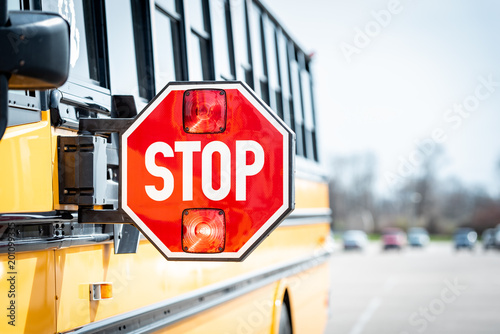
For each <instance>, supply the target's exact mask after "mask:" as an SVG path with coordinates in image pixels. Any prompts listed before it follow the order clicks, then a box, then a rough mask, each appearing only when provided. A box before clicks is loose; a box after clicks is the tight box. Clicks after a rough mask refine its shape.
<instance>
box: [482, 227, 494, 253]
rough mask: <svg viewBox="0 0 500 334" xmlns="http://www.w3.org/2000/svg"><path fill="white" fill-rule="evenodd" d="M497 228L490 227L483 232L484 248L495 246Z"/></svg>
mask: <svg viewBox="0 0 500 334" xmlns="http://www.w3.org/2000/svg"><path fill="white" fill-rule="evenodd" d="M496 232H497V230H496V229H494V228H488V229H486V230H484V232H483V234H481V241H482V243H483V248H484V249H490V248H495V235H496V234H497V233H496Z"/></svg>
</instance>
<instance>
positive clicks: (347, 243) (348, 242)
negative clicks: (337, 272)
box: [342, 230, 368, 250]
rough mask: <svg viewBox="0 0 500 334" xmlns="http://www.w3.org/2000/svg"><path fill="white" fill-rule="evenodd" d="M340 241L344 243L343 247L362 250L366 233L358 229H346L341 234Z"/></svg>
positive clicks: (366, 240)
mask: <svg viewBox="0 0 500 334" xmlns="http://www.w3.org/2000/svg"><path fill="white" fill-rule="evenodd" d="M342 242H343V243H344V249H345V250H348V249H359V250H363V249H364V248H365V247H366V245H367V243H368V237H367V236H366V233H365V232H363V231H359V230H348V231H345V232H344V234H343V235H342Z"/></svg>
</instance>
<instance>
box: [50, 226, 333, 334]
mask: <svg viewBox="0 0 500 334" xmlns="http://www.w3.org/2000/svg"><path fill="white" fill-rule="evenodd" d="M328 231H329V226H328V224H314V225H307V226H284V227H281V228H278V229H277V230H276V231H275V232H274V233H273V234H271V235H270V236H269V237H268V238H267V239H266V240H265V241H264V242H263V243H262V244H261V245H260V246H259V247H258V248H257V250H256V251H255V252H254V253H252V254H251V255H250V256H249V257H248V258H247V259H246V260H245V261H244V262H241V263H227V262H203V263H200V262H174V261H167V260H165V259H164V258H163V256H162V255H161V254H160V253H159V252H158V251H157V250H156V248H154V247H153V246H152V245H151V244H150V243H149V242H148V241H147V240H142V241H141V243H140V245H139V249H138V252H137V254H119V255H115V254H114V252H113V245H112V244H111V243H108V244H105V245H102V244H100V245H94V246H81V247H71V248H66V249H60V250H56V251H55V252H56V260H55V261H56V277H57V282H56V294H57V310H56V312H57V330H58V331H61V332H64V331H68V330H70V329H73V328H75V327H79V326H83V325H85V324H88V323H90V322H94V321H98V320H102V319H105V318H107V317H110V316H114V315H118V314H121V313H124V312H128V311H133V310H135V309H138V308H140V307H144V306H148V305H151V304H154V303H157V302H160V301H163V300H166V299H168V298H172V297H175V296H178V295H181V294H183V293H188V292H191V291H193V290H196V289H199V288H201V287H204V286H208V285H210V284H214V283H217V282H221V281H224V280H227V279H230V278H232V277H236V276H238V275H242V274H245V273H249V272H251V271H255V270H259V269H263V268H265V267H267V266H272V265H274V264H278V263H280V262H282V261H285V260H292V259H294V258H302V257H306V256H308V255H313V254H314V252H315V251H318V250H319V249H320V247H321V246H322V245H323V243H324V240H325V234H327V233H328ZM98 282H111V283H113V298H112V299H109V300H101V301H90V298H89V284H90V283H98ZM198 317H199V315H198V316H194V317H191V318H189V319H191V320H193V321H194V322H195V323H198V322H199V320H198ZM269 328H270V327H269Z"/></svg>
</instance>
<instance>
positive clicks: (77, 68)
mask: <svg viewBox="0 0 500 334" xmlns="http://www.w3.org/2000/svg"><path fill="white" fill-rule="evenodd" d="M42 8H43V10H44V11H49V12H56V13H59V14H60V15H61V16H62V17H64V18H65V19H66V20H67V21H68V23H69V25H70V80H71V79H77V80H80V81H83V82H87V83H93V84H98V85H101V86H107V82H106V81H107V80H106V79H105V78H106V73H105V70H106V66H105V63H106V57H107V55H106V54H107V47H106V44H105V33H104V31H102V30H100V29H103V24H102V20H103V17H102V11H103V3H102V2H101V1H92V2H90V1H83V0H65V1H44V2H43V5H42ZM86 22H87V24H86ZM96 22H97V23H99V25H97V24H96Z"/></svg>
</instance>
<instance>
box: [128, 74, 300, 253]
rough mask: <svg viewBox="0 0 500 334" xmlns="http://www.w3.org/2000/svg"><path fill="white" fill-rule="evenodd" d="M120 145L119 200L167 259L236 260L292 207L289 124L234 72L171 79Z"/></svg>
mask: <svg viewBox="0 0 500 334" xmlns="http://www.w3.org/2000/svg"><path fill="white" fill-rule="evenodd" d="M121 152H122V153H121V154H122V155H121V159H122V161H121V166H122V171H121V206H122V208H123V210H124V211H125V212H126V213H127V214H128V215H129V216H130V217H131V219H132V220H133V221H134V223H135V225H136V226H137V228H139V230H140V231H141V232H142V233H143V234H144V235H145V236H146V238H148V239H149V240H150V241H151V242H152V243H153V244H154V245H155V247H156V248H157V249H158V250H159V251H160V252H161V253H162V254H163V255H164V256H165V257H166V258H167V259H169V260H225V261H241V260H243V259H244V258H245V257H246V256H248V255H249V254H250V252H251V251H252V250H253V249H255V247H256V246H257V245H258V244H259V243H260V242H262V241H263V240H264V239H265V237H266V236H267V235H269V233H270V232H271V231H272V230H273V229H274V228H276V227H277V225H278V224H279V223H280V222H281V221H282V220H283V219H284V218H285V217H286V216H287V215H288V214H289V213H290V212H291V211H292V210H293V207H294V194H293V173H294V166H293V162H294V152H295V134H294V133H293V132H292V131H291V130H290V129H289V128H288V127H287V126H286V124H284V123H283V121H281V120H280V119H279V117H277V115H276V114H275V113H274V112H273V111H271V110H270V108H269V107H268V106H267V105H266V104H265V103H264V102H262V101H261V100H260V99H259V98H258V97H257V96H256V95H255V94H254V93H253V92H252V91H251V89H250V88H248V87H247V86H246V85H245V84H243V83H241V82H188V83H170V84H168V85H167V86H166V87H165V88H164V89H163V90H162V91H161V92H160V93H159V94H158V95H157V96H156V97H155V99H154V100H153V101H151V103H150V104H149V105H148V106H146V108H144V110H143V111H142V112H141V113H140V114H139V115H138V116H137V118H136V119H135V120H134V122H133V123H132V125H131V126H130V127H129V128H128V129H127V130H126V131H125V132H124V133H123V134H122V137H121Z"/></svg>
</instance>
